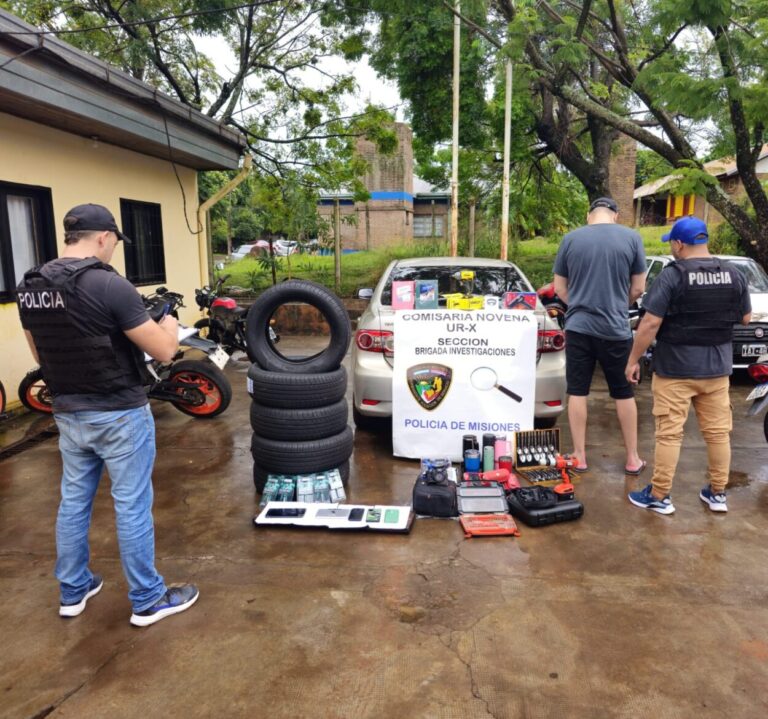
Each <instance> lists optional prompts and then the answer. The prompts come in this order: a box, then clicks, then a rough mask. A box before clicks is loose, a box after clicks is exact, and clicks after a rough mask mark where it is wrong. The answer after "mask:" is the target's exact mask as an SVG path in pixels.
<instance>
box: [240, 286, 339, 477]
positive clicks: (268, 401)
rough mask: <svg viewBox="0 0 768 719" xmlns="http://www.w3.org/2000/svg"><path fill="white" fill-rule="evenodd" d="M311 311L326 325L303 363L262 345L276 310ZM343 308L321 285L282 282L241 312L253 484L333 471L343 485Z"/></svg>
mask: <svg viewBox="0 0 768 719" xmlns="http://www.w3.org/2000/svg"><path fill="white" fill-rule="evenodd" d="M293 302H300V303H305V304H308V305H311V306H313V307H315V308H316V309H317V310H318V311H319V312H320V313H321V314H322V315H323V316H324V318H325V321H326V323H327V324H328V328H329V332H330V337H329V342H328V345H327V347H326V348H325V349H324V350H323V351H321V352H319V353H317V354H314V355H312V356H309V357H286V356H284V355H283V354H282V353H280V352H278V350H277V348H276V346H275V345H274V344H273V343H272V342H271V340H270V339H269V322H270V320H271V319H272V316H273V315H274V313H275V311H276V310H277V309H278V308H279V307H281V306H282V305H284V304H287V303H293ZM351 334H352V332H351V328H350V324H349V316H348V314H347V310H346V308H345V307H344V304H343V303H342V302H341V300H340V299H339V298H338V297H336V295H334V294H333V293H332V292H330V291H329V290H327V289H326V288H325V287H323V286H322V285H318V284H316V283H314V282H307V281H305V280H288V281H287V282H283V283H281V284H279V285H275V286H274V287H271V288H270V289H268V290H267V291H266V292H264V293H262V294H261V295H260V296H259V298H258V299H257V300H256V302H254V303H253V305H251V308H250V310H249V311H248V319H247V322H246V335H247V342H248V356H249V358H250V360H251V362H252V363H253V364H252V365H251V367H250V369H249V370H248V393H249V394H250V395H251V398H252V400H253V403H252V404H251V427H252V429H253V439H252V440H251V454H252V456H253V483H254V485H255V486H256V489H257V490H258V491H259V492H261V491H262V490H263V489H264V484H265V483H266V481H267V476H268V475H269V474H308V473H311V472H322V471H326V470H330V469H338V470H339V472H340V474H341V478H342V480H343V481H344V482H346V480H347V478H348V477H349V457H350V456H351V454H352V441H353V434H352V429H351V428H350V427H349V426H348V424H347V420H348V411H349V410H348V405H347V400H346V391H347V372H346V370H345V369H344V367H342V366H341V363H342V361H343V359H344V356H345V355H346V353H347V349H348V347H349V342H350V338H351Z"/></svg>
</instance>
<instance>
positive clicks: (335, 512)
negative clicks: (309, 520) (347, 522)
mask: <svg viewBox="0 0 768 719" xmlns="http://www.w3.org/2000/svg"><path fill="white" fill-rule="evenodd" d="M315 516H316V517H331V518H333V519H348V518H349V510H348V509H341V508H340V507H332V508H330V509H318V510H317V512H316V513H315Z"/></svg>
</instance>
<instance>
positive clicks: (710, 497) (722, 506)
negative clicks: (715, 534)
mask: <svg viewBox="0 0 768 719" xmlns="http://www.w3.org/2000/svg"><path fill="white" fill-rule="evenodd" d="M699 499H700V500H701V501H702V502H704V503H705V504H708V505H709V508H710V509H711V510H712V511H713V512H727V511H728V501H727V500H726V497H725V492H717V493H715V492H713V491H712V487H704V489H702V490H701V492H699Z"/></svg>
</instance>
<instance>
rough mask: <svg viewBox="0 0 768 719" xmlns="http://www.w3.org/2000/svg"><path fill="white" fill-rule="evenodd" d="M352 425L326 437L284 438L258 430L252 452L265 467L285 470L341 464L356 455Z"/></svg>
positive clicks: (302, 471)
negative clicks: (269, 435) (260, 433)
mask: <svg viewBox="0 0 768 719" xmlns="http://www.w3.org/2000/svg"><path fill="white" fill-rule="evenodd" d="M353 440H354V435H353V434H352V428H351V427H345V428H344V429H343V430H342V431H341V432H339V433H338V434H335V435H333V436H332V437H326V438H325V439H315V440H309V441H307V442H300V441H293V442H288V441H282V440H277V439H267V438H266V437H261V436H259V435H258V434H254V435H253V438H252V440H251V455H252V456H253V459H254V461H255V462H257V463H258V464H259V466H261V467H262V468H263V469H266V470H269V471H270V472H279V473H281V474H306V473H307V472H323V471H325V470H327V469H333V468H334V467H338V466H339V465H341V464H342V463H343V462H345V461H346V460H348V459H349V458H350V456H351V455H352V445H353Z"/></svg>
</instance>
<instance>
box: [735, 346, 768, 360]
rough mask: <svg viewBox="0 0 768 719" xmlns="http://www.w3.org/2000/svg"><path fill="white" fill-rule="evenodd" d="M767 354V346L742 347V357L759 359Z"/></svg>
mask: <svg viewBox="0 0 768 719" xmlns="http://www.w3.org/2000/svg"><path fill="white" fill-rule="evenodd" d="M767 352H768V345H742V346H741V356H742V357H759V356H760V355H764V354H766V353H767Z"/></svg>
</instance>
